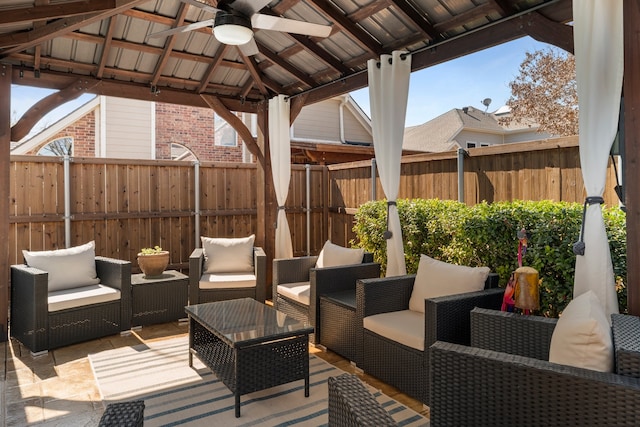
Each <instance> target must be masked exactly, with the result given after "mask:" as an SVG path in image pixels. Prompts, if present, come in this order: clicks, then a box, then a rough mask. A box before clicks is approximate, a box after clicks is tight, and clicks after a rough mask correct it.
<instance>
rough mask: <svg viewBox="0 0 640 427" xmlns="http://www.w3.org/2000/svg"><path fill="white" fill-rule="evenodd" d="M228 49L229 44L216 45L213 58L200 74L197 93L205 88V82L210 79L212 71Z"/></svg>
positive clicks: (213, 71)
mask: <svg viewBox="0 0 640 427" xmlns="http://www.w3.org/2000/svg"><path fill="white" fill-rule="evenodd" d="M229 49H230V47H229V45H226V44H221V45H220V47H218V51H217V52H216V54H215V55H214V56H213V60H212V61H211V63H210V64H209V66H208V67H207V71H205V72H204V75H203V76H202V81H201V83H200V86H198V90H197V92H198V93H202V92H204V91H205V89H206V88H207V84H208V83H209V81H210V80H211V77H213V73H215V71H216V69H217V68H218V66H219V65H220V63H221V62H222V59H223V58H224V56H225V55H226V54H227V51H228V50H229Z"/></svg>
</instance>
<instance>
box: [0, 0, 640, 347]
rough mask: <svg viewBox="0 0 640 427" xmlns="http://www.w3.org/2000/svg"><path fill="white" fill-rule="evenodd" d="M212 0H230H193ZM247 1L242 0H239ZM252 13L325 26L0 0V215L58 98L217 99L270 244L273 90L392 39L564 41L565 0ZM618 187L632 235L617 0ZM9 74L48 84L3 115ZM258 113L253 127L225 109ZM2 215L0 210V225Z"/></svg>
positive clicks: (269, 7) (351, 68) (636, 11)
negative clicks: (17, 114)
mask: <svg viewBox="0 0 640 427" xmlns="http://www.w3.org/2000/svg"><path fill="white" fill-rule="evenodd" d="M199 1H200V2H201V3H205V4H206V5H208V6H211V7H213V8H226V7H229V6H230V5H231V6H232V7H233V3H234V1H233V0H199ZM237 1H239V2H240V3H243V2H244V3H247V0H237ZM256 1H258V3H260V4H262V3H264V7H263V8H262V9H261V10H260V11H259V12H260V14H263V15H270V16H275V17H285V18H289V19H293V20H297V21H303V22H311V23H316V24H322V25H328V26H330V27H331V32H330V34H329V36H328V37H326V38H320V37H310V36H305V35H299V34H290V33H285V32H280V31H272V30H261V29H254V40H255V42H256V46H257V53H256V54H254V55H247V53H246V52H245V51H243V50H242V49H239V48H238V47H236V46H232V45H226V44H222V43H220V42H218V41H217V39H216V38H215V37H214V36H213V34H212V29H211V27H210V26H205V27H202V28H199V29H196V30H193V31H189V32H184V33H175V34H171V35H168V36H163V37H153V38H149V37H148V36H149V35H151V34H154V33H157V32H160V31H163V30H167V29H170V28H174V27H179V26H182V25H186V24H189V23H194V22H199V21H203V20H207V19H211V18H213V16H214V13H213V12H212V11H211V10H212V9H211V8H203V7H199V6H198V5H194V4H193V3H194V1H186V0H185V2H182V1H180V0H92V1H88V0H6V1H3V2H2V4H1V5H0V147H1V150H2V151H1V152H0V171H1V174H2V180H1V181H0V182H1V183H2V184H1V185H0V212H2V211H4V212H5V213H7V212H8V211H9V200H8V198H9V183H8V180H9V166H10V162H9V147H10V141H12V140H19V139H21V138H22V137H23V136H25V135H26V134H27V133H28V132H29V131H30V129H31V128H32V127H33V126H34V125H35V124H36V123H37V122H38V120H39V119H40V118H42V117H43V116H44V115H45V114H46V113H48V112H49V111H51V110H52V109H53V108H55V107H57V106H59V105H62V104H64V103H65V102H67V101H69V100H71V99H73V98H76V97H78V96H80V95H81V94H83V93H94V94H98V95H108V96H118V97H126V98H134V99H140V100H147V101H158V102H167V103H174V104H183V105H189V106H196V107H205V108H212V109H214V110H215V112H216V113H217V114H218V115H220V116H221V117H223V118H225V119H226V120H227V121H228V122H229V123H230V124H231V125H232V126H234V128H235V129H236V130H237V131H238V134H239V135H240V137H241V138H242V139H243V140H244V142H245V144H246V145H247V147H248V148H249V150H250V151H251V152H252V153H253V154H254V155H255V156H256V159H257V162H258V170H259V173H258V176H259V178H258V182H259V185H258V188H257V200H258V230H257V233H256V234H257V239H258V244H260V245H261V246H263V247H264V248H265V250H266V251H267V252H268V253H269V252H271V253H272V252H273V251H272V249H273V245H274V243H273V239H274V237H273V236H274V230H273V227H272V226H271V225H270V224H273V223H274V222H275V221H274V218H275V214H276V204H275V197H274V195H273V194H274V193H273V188H272V182H271V176H270V175H271V166H270V165H271V164H270V159H269V141H268V129H267V123H268V120H267V110H268V105H267V104H268V103H267V101H268V99H270V98H271V97H273V96H274V95H276V94H285V95H287V96H289V97H290V99H291V121H293V120H294V118H295V117H296V115H297V114H298V113H299V111H300V109H301V108H302V107H303V106H304V105H307V104H311V103H314V102H318V101H321V100H324V99H327V98H330V97H332V96H335V95H339V94H343V93H346V92H349V91H353V90H356V89H359V88H362V87H365V86H367V73H366V63H367V60H369V59H371V58H377V57H379V56H380V55H381V54H386V53H390V52H392V51H393V50H406V51H407V52H409V53H411V54H412V63H411V64H412V70H419V69H423V68H426V67H429V66H432V65H436V64H439V63H442V62H445V61H448V60H451V59H454V58H457V57H460V56H463V55H466V54H469V53H472V52H476V51H479V50H482V49H485V48H488V47H491V46H495V45H498V44H501V43H504V42H507V41H510V40H514V39H517V38H520V37H523V36H527V35H528V36H531V37H533V38H534V39H536V40H539V41H542V42H546V43H549V44H551V45H555V46H558V47H560V48H562V49H564V50H567V51H569V52H572V51H573V30H572V27H571V25H567V24H568V23H569V22H571V21H572V2H571V0H370V1H367V0H272V1H270V2H266V1H264V0H263V1H260V0H256ZM624 19H625V49H626V51H625V63H626V70H625V75H626V76H628V78H627V79H626V80H625V90H624V92H625V146H626V157H625V161H626V164H627V167H626V168H625V171H626V172H625V173H626V176H625V191H626V205H627V223H628V227H627V232H628V235H629V236H638V224H639V223H640V218H639V214H640V208H639V207H638V201H637V195H639V194H640V188H639V187H640V168H639V167H638V164H637V163H638V154H637V151H638V150H637V147H638V146H639V145H640V141H639V137H640V120H639V118H640V117H637V116H638V113H637V112H636V111H637V110H638V108H637V107H640V87H639V86H640V77H639V76H640V63H639V61H638V57H640V55H639V53H640V46H639V43H640V41H639V40H640V38H639V37H638V36H639V35H640V32H639V30H640V2H637V1H628V2H627V1H625V12H624ZM11 84H19V85H27V86H34V87H42V88H50V89H57V90H58V92H57V93H55V94H53V95H51V96H49V97H47V98H45V99H43V100H42V101H40V102H39V103H37V104H36V105H34V106H33V107H32V108H31V109H30V110H29V111H27V112H26V113H25V114H24V116H23V117H22V118H20V120H19V121H18V122H17V123H16V124H15V125H14V126H11V125H10V120H11V117H10V112H11V105H10V99H11ZM232 111H239V112H250V113H256V114H257V115H258V124H259V132H258V137H257V138H254V137H253V136H252V134H251V132H250V131H249V130H248V129H247V128H246V126H245V125H244V124H243V123H242V122H241V121H240V120H239V119H238V118H237V117H236V116H235V115H233V114H232V113H231V112H232ZM8 231H9V217H8V215H4V216H1V217H0V235H4V236H6V235H8ZM638 240H639V239H637V238H631V239H629V240H628V246H627V248H628V249H627V251H628V252H627V253H628V258H627V263H628V277H627V279H628V285H629V308H630V310H631V311H632V312H633V313H635V314H640V295H639V294H640V274H639V269H638V266H640V248H639V243H640V242H639V241H638ZM0 272H1V273H0V274H1V275H2V277H1V280H0V312H1V313H3V314H2V315H0V328H1V330H0V336H1V337H3V338H4V339H6V338H7V315H6V313H7V304H8V302H7V295H8V279H9V265H8V247H7V244H6V243H5V245H4V246H0Z"/></svg>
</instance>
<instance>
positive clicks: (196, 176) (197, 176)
mask: <svg viewBox="0 0 640 427" xmlns="http://www.w3.org/2000/svg"><path fill="white" fill-rule="evenodd" d="M193 175H194V176H193V187H194V188H193V191H194V193H195V196H194V202H193V203H194V207H193V210H194V211H195V215H194V217H195V224H194V227H193V229H194V231H195V234H196V236H195V237H196V248H199V247H200V162H199V161H195V162H193Z"/></svg>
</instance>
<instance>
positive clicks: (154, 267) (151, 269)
mask: <svg viewBox="0 0 640 427" xmlns="http://www.w3.org/2000/svg"><path fill="white" fill-rule="evenodd" d="M167 265H169V251H162V252H159V253H157V254H143V253H142V252H140V253H139V254H138V266H139V267H140V270H142V272H143V273H144V277H145V278H147V279H148V278H154V277H159V276H162V273H163V272H164V270H166V269H167Z"/></svg>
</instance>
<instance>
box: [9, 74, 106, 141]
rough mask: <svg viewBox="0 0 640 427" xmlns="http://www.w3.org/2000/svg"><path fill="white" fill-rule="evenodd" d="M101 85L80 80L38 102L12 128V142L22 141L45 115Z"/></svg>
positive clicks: (93, 81)
mask: <svg viewBox="0 0 640 427" xmlns="http://www.w3.org/2000/svg"><path fill="white" fill-rule="evenodd" d="M98 84H99V81H98V80H92V81H89V80H85V79H79V80H76V81H75V82H73V83H72V84H70V85H69V86H67V87H66V88H64V89H62V90H60V91H58V92H55V93H52V94H51V95H49V96H47V97H45V98H43V99H41V100H40V101H38V102H37V103H36V104H35V105H34V106H33V107H31V108H30V109H29V110H27V112H26V113H24V114H23V115H22V117H21V118H20V120H18V122H17V123H16V124H15V125H13V127H11V140H12V141H20V140H21V139H22V138H24V137H25V136H26V135H27V134H28V133H29V132H30V131H31V129H32V128H33V127H34V126H35V125H36V123H38V122H39V121H40V119H42V118H43V117H44V116H45V115H47V114H48V113H49V112H51V111H52V110H53V109H55V108H57V107H59V106H61V105H62V104H65V103H67V102H69V101H71V100H72V99H76V98H77V97H79V96H80V95H82V94H84V93H87V92H89V91H90V90H91V89H93V88H94V87H95V86H97V85H98Z"/></svg>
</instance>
